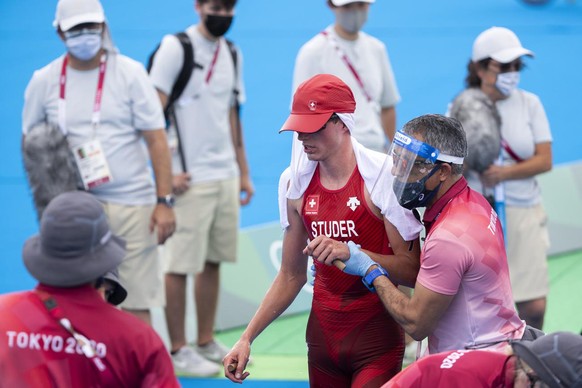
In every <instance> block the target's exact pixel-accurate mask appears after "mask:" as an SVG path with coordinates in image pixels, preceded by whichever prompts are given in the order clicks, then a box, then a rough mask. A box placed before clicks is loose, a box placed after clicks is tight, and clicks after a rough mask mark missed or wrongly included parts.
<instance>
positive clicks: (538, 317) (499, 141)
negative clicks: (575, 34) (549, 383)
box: [450, 27, 552, 329]
mask: <svg viewBox="0 0 582 388" xmlns="http://www.w3.org/2000/svg"><path fill="white" fill-rule="evenodd" d="M533 55H534V54H533V52H532V51H530V50H528V49H526V48H524V47H523V46H522V45H521V42H520V40H519V38H518V37H517V36H516V34H515V33H514V32H513V31H511V30H509V29H507V28H503V27H492V28H489V29H487V30H485V31H483V32H482V33H481V34H479V36H477V38H476V39H475V42H474V43H473V53H472V57H471V60H470V61H469V64H468V67H467V68H468V74H467V77H466V79H465V83H466V86H467V89H466V90H465V91H464V92H462V93H461V94H460V95H459V96H458V97H457V98H456V99H455V101H454V102H453V104H452V106H451V109H450V115H451V116H453V117H455V118H458V119H459V120H460V121H461V122H462V124H463V127H464V129H465V131H466V132H467V138H468V140H470V139H471V138H473V139H474V140H475V139H477V138H481V139H482V140H480V141H475V142H474V143H475V146H474V147H471V144H470V145H469V155H470V157H469V158H468V159H467V160H466V162H467V161H471V158H473V160H475V162H474V163H473V164H471V163H466V165H465V173H464V174H465V176H466V178H467V180H468V182H469V186H470V187H471V188H473V189H475V190H477V191H480V192H482V193H483V194H484V195H485V196H486V197H487V196H489V197H495V200H494V201H495V202H496V205H497V206H496V210H497V212H498V214H499V216H500V218H501V219H503V218H504V219H505V223H504V225H503V227H504V232H505V233H504V234H505V237H506V240H505V243H506V250H507V259H508V262H509V272H510V276H511V285H512V290H513V297H514V300H515V302H516V304H517V309H518V312H519V315H520V317H521V318H522V319H523V320H525V321H526V323H527V324H529V325H531V326H533V327H535V328H538V329H541V328H542V326H543V323H544V314H545V310H546V296H547V294H548V289H549V285H548V268H547V249H548V247H549V237H548V229H547V217H546V214H545V212H544V209H543V207H542V203H541V202H542V198H541V191H540V186H539V184H538V182H537V180H536V176H537V175H538V174H541V173H544V172H547V171H549V170H550V169H551V168H552V135H551V132H550V126H549V123H548V119H547V117H546V113H545V111H544V107H543V105H542V103H541V102H540V99H539V98H538V96H536V95H535V94H533V93H530V92H527V91H525V90H522V89H519V88H518V84H519V81H520V75H521V70H523V68H524V63H523V59H522V58H523V57H525V56H529V57H533ZM469 143H471V141H469ZM491 150H494V151H491ZM487 153H489V156H487V155H486V154H487ZM487 158H488V159H487ZM494 193H495V195H493V194H494Z"/></svg>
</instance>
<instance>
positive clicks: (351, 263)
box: [344, 241, 379, 277]
mask: <svg viewBox="0 0 582 388" xmlns="http://www.w3.org/2000/svg"><path fill="white" fill-rule="evenodd" d="M348 248H349V249H350V258H349V260H347V261H344V263H345V265H346V268H344V272H345V273H347V274H350V275H357V276H362V277H364V276H366V272H368V268H370V267H371V266H373V265H378V266H379V264H378V263H376V262H375V261H374V260H372V259H371V258H370V256H368V255H367V254H365V253H364V252H362V251H361V250H360V246H359V245H357V244H355V243H354V242H353V241H348Z"/></svg>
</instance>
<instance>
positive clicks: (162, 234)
mask: <svg viewBox="0 0 582 388" xmlns="http://www.w3.org/2000/svg"><path fill="white" fill-rule="evenodd" d="M154 228H157V229H158V244H163V243H165V242H166V240H167V239H168V238H169V237H170V236H171V235H172V234H174V231H175V230H176V216H175V215H174V210H173V209H172V208H170V207H168V206H166V205H164V204H163V203H158V204H157V205H156V208H155V209H154V212H153V213H152V218H151V220H150V233H152V232H153V231H154Z"/></svg>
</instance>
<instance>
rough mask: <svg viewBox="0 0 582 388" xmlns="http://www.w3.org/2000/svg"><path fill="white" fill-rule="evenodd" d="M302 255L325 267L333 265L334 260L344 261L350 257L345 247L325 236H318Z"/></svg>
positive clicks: (343, 244)
mask: <svg viewBox="0 0 582 388" xmlns="http://www.w3.org/2000/svg"><path fill="white" fill-rule="evenodd" d="M303 254H305V255H309V256H311V257H313V259H314V260H317V261H319V262H320V263H324V264H326V265H333V262H334V261H335V260H341V261H345V260H347V259H348V258H349V257H350V251H349V249H348V247H347V245H346V244H345V243H343V242H341V241H336V240H333V239H331V238H329V237H327V236H323V235H319V236H317V237H316V238H314V239H313V240H311V242H309V244H307V246H306V247H305V249H303Z"/></svg>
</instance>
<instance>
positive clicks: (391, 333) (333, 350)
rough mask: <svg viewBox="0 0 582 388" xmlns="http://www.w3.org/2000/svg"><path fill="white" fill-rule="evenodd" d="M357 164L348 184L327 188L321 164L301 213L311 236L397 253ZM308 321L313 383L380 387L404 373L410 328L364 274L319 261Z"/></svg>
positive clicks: (312, 384) (307, 190)
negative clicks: (372, 289) (366, 283)
mask: <svg viewBox="0 0 582 388" xmlns="http://www.w3.org/2000/svg"><path fill="white" fill-rule="evenodd" d="M364 190H365V187H364V180H363V179H362V176H361V175H360V171H359V170H358V168H357V167H356V168H355V169H354V172H353V173H352V175H351V177H350V179H349V181H348V182H347V184H346V185H345V186H344V187H343V188H341V189H339V190H327V189H326V188H324V187H323V186H322V185H321V183H320V177H319V166H318V167H317V169H316V170H315V173H314V175H313V178H312V179H311V182H310V183H309V186H308V187H307V189H306V190H305V193H304V194H303V205H302V206H303V208H302V211H301V215H302V217H303V223H304V225H305V228H306V229H307V232H308V233H309V236H310V238H311V239H313V238H315V237H317V236H318V235H320V234H324V235H326V236H328V237H330V238H333V239H334V240H337V241H343V242H347V241H350V240H351V241H353V242H354V243H356V244H360V245H361V247H362V248H363V249H367V250H370V251H372V252H377V253H381V254H392V249H391V248H390V245H389V241H388V237H387V235H386V231H385V228H384V222H383V220H382V219H380V218H378V217H377V216H376V215H375V214H374V213H373V212H372V210H371V209H370V208H369V207H368V205H367V204H366V200H365V197H364ZM315 267H316V273H317V275H316V276H315V283H314V288H313V302H312V305H311V314H310V316H309V321H308V323H307V335H306V339H307V346H308V362H309V382H310V386H311V387H334V388H341V387H350V386H353V387H379V386H380V385H382V384H383V383H385V382H386V381H387V380H389V379H390V378H391V377H392V376H394V375H396V374H397V373H398V372H400V370H401V368H402V357H403V352H404V332H403V330H402V328H401V327H400V325H398V324H397V323H396V322H395V321H394V320H393V319H392V317H391V316H390V315H389V314H388V312H386V309H385V308H384V306H383V305H382V302H381V301H380V299H379V298H378V296H377V295H376V294H375V293H372V292H370V291H368V289H367V288H366V287H365V286H364V284H363V283H362V278H360V277H359V276H352V275H348V274H345V273H343V272H342V271H340V270H339V269H337V268H336V267H334V266H327V265H324V264H321V263H319V262H317V261H315Z"/></svg>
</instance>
